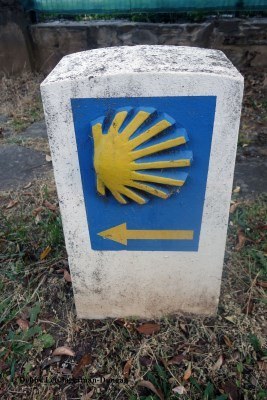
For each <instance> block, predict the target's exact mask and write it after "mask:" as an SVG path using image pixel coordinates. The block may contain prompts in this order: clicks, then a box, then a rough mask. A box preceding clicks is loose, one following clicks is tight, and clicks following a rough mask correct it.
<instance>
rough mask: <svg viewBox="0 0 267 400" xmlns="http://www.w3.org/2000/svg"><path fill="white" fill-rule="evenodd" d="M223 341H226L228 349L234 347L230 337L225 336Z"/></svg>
mask: <svg viewBox="0 0 267 400" xmlns="http://www.w3.org/2000/svg"><path fill="white" fill-rule="evenodd" d="M223 340H224V342H225V344H226V345H227V346H228V347H232V346H233V343H232V341H231V340H230V339H229V337H228V336H226V335H224V337H223Z"/></svg>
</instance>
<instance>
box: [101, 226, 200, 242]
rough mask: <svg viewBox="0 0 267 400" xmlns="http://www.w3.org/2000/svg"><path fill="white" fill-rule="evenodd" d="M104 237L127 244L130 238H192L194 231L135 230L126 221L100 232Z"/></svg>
mask: <svg viewBox="0 0 267 400" xmlns="http://www.w3.org/2000/svg"><path fill="white" fill-rule="evenodd" d="M98 235H99V236H102V237H103V238H104V239H110V240H113V241H114V242H118V243H121V244H125V245H127V240H128V239H138V240H146V239H150V240H151V239H152V240H192V239H193V237H194V231H181V230H139V229H137V230H135V229H131V230H130V229H129V230H128V229H127V226H126V223H124V224H121V225H116V226H113V227H112V228H110V229H107V230H106V231H103V232H100V233H98Z"/></svg>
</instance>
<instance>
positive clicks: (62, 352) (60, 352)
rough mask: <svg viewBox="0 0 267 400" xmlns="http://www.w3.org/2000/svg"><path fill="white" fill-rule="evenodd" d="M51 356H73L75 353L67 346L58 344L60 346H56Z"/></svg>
mask: <svg viewBox="0 0 267 400" xmlns="http://www.w3.org/2000/svg"><path fill="white" fill-rule="evenodd" d="M52 356H71V357H74V356H75V353H74V351H72V350H71V349H70V348H69V347H66V346H60V347H58V348H56V349H55V350H54V351H53V353H52Z"/></svg>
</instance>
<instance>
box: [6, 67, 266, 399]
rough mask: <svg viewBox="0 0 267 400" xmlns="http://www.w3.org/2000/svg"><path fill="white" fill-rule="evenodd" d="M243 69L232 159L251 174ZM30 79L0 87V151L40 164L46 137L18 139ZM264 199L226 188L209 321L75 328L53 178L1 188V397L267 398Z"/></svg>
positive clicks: (34, 115) (253, 96) (29, 105)
mask: <svg viewBox="0 0 267 400" xmlns="http://www.w3.org/2000/svg"><path fill="white" fill-rule="evenodd" d="M244 73H245V77H246V81H245V82H246V88H245V89H246V91H245V98H244V107H243V115H242V122H241V127H240V135H239V144H238V155H237V161H238V162H241V163H246V162H248V163H250V162H257V163H258V165H259V166H261V165H263V163H264V160H265V157H266V156H267V150H266V145H267V143H266V122H267V113H266V111H267V99H266V85H267V83H266V75H265V74H264V72H263V71H261V70H259V71H257V70H254V71H250V70H247V71H244ZM41 79H42V77H39V76H35V77H33V76H25V77H23V79H21V78H20V79H17V80H14V79H13V80H10V79H7V78H5V79H3V81H2V83H1V89H2V93H3V92H4V93H5V95H4V97H3V101H2V103H1V105H0V115H1V116H2V119H0V126H1V131H0V132H1V133H0V135H1V139H0V148H1V146H4V145H7V144H10V143H16V144H17V145H18V146H26V147H28V148H31V149H36V150H37V151H40V152H42V153H44V155H45V156H48V157H49V153H48V152H49V149H48V147H47V140H46V139H44V138H41V139H40V138H39V139H38V138H37V139H36V140H35V141H32V140H31V141H27V140H22V139H21V136H23V134H24V132H25V129H26V128H27V127H28V126H30V125H31V124H32V123H33V122H34V121H38V120H40V119H42V118H43V115H42V108H41V103H40V97H39V90H38V84H39V82H40V80H41ZM18 138H19V139H18ZM47 162H49V159H48V161H47ZM255 179H256V180H257V176H255ZM259 192H260V190H259V191H258V193H259ZM266 200H267V194H264V193H261V194H258V195H257V196H255V195H251V194H248V193H247V192H246V191H242V188H241V187H239V186H238V185H235V186H234V188H233V196H232V203H231V206H230V220H229V229H228V239H227V248H226V253H225V264H224V271H223V280H222V291H221V298H220V303H219V308H218V314H217V315H216V316H214V317H211V318H201V317H196V316H184V315H178V316H168V317H167V316H166V318H164V319H161V320H157V321H143V320H136V319H127V320H124V319H118V320H99V321H98V320H92V321H85V320H79V319H78V318H77V317H76V313H75V305H74V301H73V293H72V284H71V276H70V274H69V268H68V261H67V254H66V250H65V245H64V237H63V232H62V225H61V219H60V214H59V209H58V199H57V195H56V190H55V185H54V181H53V174H52V170H51V169H47V170H45V172H44V173H43V175H41V176H40V177H38V178H36V179H35V178H33V179H32V178H31V180H28V181H26V182H25V183H24V184H23V185H22V186H20V188H19V189H17V188H12V189H8V190H6V191H2V192H0V263H1V269H0V288H1V290H0V324H1V334H0V342H1V343H0V369H1V380H0V395H1V399H33V400H38V399H42V400H43V399H64V400H65V399H68V400H72V399H83V400H87V399H114V400H115V399H122V400H124V399H130V400H138V399H141V400H145V399H146V400H152V399H154V400H156V399H161V400H162V399H165V400H167V399H180V398H181V399H185V400H189V399H192V400H195V399H200V400H202V399H205V400H215V399H216V400H226V399H229V400H243V399H244V400H250V399H256V400H264V399H267V385H266V382H267V379H266V378H267V342H266V337H267V336H266V334H267V325H266V320H267V311H266V303H267V296H266V289H267V259H266V255H267V240H266V232H267V221H266V218H267V201H266Z"/></svg>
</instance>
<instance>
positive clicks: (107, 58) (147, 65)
mask: <svg viewBox="0 0 267 400" xmlns="http://www.w3.org/2000/svg"><path fill="white" fill-rule="evenodd" d="M164 72H165V73H185V72H188V73H204V74H213V75H220V76H227V77H228V78H232V79H235V80H236V79H237V80H243V77H242V75H241V74H240V73H239V72H238V70H237V69H236V68H235V67H234V65H233V64H232V63H231V61H230V60H228V58H227V57H226V56H225V54H224V53H223V52H222V51H220V50H210V49H201V48H197V47H185V46H148V45H142V46H121V47H109V48H101V49H95V50H87V51H82V52H79V53H74V54H70V55H67V56H65V57H63V58H62V60H61V61H60V62H59V63H58V64H57V66H56V67H55V68H54V69H53V71H52V72H51V73H50V74H49V75H48V76H47V78H46V79H45V80H44V81H43V83H42V86H46V85H49V84H51V83H55V82H58V81H69V80H75V79H81V78H95V77H101V76H105V75H115V74H135V73H152V74H153V73H164Z"/></svg>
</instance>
